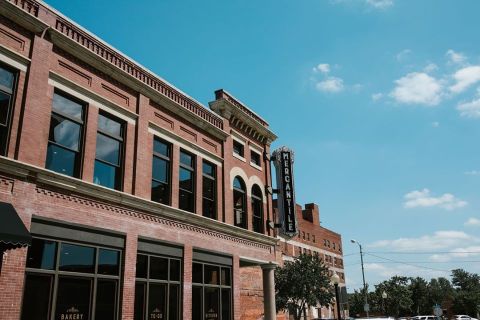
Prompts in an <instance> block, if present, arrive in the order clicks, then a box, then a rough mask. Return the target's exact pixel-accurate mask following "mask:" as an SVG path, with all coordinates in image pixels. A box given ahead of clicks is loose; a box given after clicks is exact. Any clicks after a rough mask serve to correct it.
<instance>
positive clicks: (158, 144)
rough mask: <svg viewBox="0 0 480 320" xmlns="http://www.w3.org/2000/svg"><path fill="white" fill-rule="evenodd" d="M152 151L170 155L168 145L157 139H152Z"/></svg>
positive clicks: (166, 155)
mask: <svg viewBox="0 0 480 320" xmlns="http://www.w3.org/2000/svg"><path fill="white" fill-rule="evenodd" d="M153 152H155V153H158V154H161V155H163V156H165V157H170V147H169V145H168V144H167V143H166V142H163V141H161V140H159V139H153Z"/></svg>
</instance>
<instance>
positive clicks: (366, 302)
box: [350, 239, 370, 318]
mask: <svg viewBox="0 0 480 320" xmlns="http://www.w3.org/2000/svg"><path fill="white" fill-rule="evenodd" d="M350 242H351V243H356V244H358V246H359V247H360V262H361V263H362V278H363V291H364V295H365V305H364V306H363V310H365V312H366V313H367V318H369V317H370V314H369V311H370V306H369V305H368V292H367V284H366V283H365V269H364V268H363V251H362V245H361V244H360V242H358V241H356V240H353V239H352V240H350Z"/></svg>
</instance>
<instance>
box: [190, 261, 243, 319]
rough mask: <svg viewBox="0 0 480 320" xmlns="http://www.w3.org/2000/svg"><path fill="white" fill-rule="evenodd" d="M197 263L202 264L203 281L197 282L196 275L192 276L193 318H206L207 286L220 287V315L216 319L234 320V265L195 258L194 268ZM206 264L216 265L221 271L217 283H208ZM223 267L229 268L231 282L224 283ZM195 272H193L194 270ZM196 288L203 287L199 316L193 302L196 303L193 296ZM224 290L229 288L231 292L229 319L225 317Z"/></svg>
mask: <svg viewBox="0 0 480 320" xmlns="http://www.w3.org/2000/svg"><path fill="white" fill-rule="evenodd" d="M195 264H197V265H201V266H202V269H201V270H202V282H195V279H194V277H193V276H192V319H201V320H204V319H205V310H204V309H205V289H206V288H207V289H208V288H215V289H218V291H219V294H218V309H219V310H218V315H217V317H216V319H219V320H232V319H233V288H234V284H233V270H232V266H227V265H223V264H215V263H206V262H202V261H196V260H193V261H192V270H193V269H194V268H195V266H194V265H195ZM205 266H209V267H215V268H218V271H219V272H220V273H219V275H218V276H219V280H218V283H217V284H210V283H206V281H205ZM223 269H227V270H229V282H230V283H229V284H223V283H222V276H221V275H222V270H223ZM192 274H193V272H192ZM194 288H201V290H202V299H201V302H200V304H201V310H200V312H201V316H200V317H199V318H198V317H196V315H195V314H194V312H195V310H193V309H194V308H193V303H194V297H193V291H194ZM224 290H229V292H230V294H229V296H228V298H229V303H230V314H229V315H228V316H229V318H228V319H224V317H223V314H222V313H223V312H222V311H223V301H222V298H223V297H222V295H223V292H224Z"/></svg>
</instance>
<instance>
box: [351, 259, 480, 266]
mask: <svg viewBox="0 0 480 320" xmlns="http://www.w3.org/2000/svg"><path fill="white" fill-rule="evenodd" d="M403 262H404V263H428V264H437V263H443V264H445V263H450V264H458V263H479V262H480V260H467V261H465V260H462V261H403ZM368 263H399V262H394V261H368ZM357 264H360V262H359V261H357V262H356V263H353V264H348V265H345V266H351V265H357Z"/></svg>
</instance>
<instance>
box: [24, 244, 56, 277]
mask: <svg viewBox="0 0 480 320" xmlns="http://www.w3.org/2000/svg"><path fill="white" fill-rule="evenodd" d="M56 255H57V243H56V242H55V241H48V240H43V239H36V238H34V239H32V245H31V246H30V247H29V248H28V254H27V268H38V269H46V270H53V269H55V257H56Z"/></svg>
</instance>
